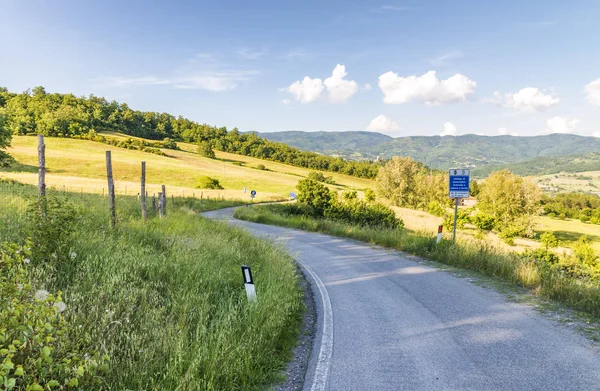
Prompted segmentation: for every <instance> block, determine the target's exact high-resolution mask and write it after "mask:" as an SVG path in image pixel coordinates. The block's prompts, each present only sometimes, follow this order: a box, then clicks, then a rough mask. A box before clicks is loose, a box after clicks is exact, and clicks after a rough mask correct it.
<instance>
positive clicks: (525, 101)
mask: <svg viewBox="0 0 600 391" xmlns="http://www.w3.org/2000/svg"><path fill="white" fill-rule="evenodd" d="M489 101H490V102H492V103H494V104H496V105H498V106H502V107H510V108H513V109H517V110H520V111H526V112H533V111H544V110H547V109H548V108H550V107H552V106H554V105H556V104H557V103H558V102H560V99H559V98H558V97H556V96H552V95H550V94H544V93H543V92H542V91H540V90H539V89H538V88H535V87H525V88H522V89H520V90H519V91H518V92H515V93H514V94H504V95H502V94H501V93H500V92H498V91H496V92H494V98H493V99H490V100H489Z"/></svg>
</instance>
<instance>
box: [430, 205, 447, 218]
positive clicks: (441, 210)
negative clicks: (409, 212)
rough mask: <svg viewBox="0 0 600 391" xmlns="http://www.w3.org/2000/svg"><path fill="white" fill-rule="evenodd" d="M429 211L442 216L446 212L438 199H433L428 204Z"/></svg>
mask: <svg viewBox="0 0 600 391" xmlns="http://www.w3.org/2000/svg"><path fill="white" fill-rule="evenodd" d="M427 212H429V213H431V214H432V215H434V216H438V217H442V216H443V215H444V213H446V211H445V210H444V208H443V207H442V206H441V205H440V203H439V202H437V201H431V202H430V203H429V205H427Z"/></svg>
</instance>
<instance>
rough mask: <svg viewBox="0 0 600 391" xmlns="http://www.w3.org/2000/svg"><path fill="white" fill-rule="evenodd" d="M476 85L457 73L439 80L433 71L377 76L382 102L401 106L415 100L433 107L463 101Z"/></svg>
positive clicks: (389, 73)
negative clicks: (415, 74) (417, 73)
mask: <svg viewBox="0 0 600 391" xmlns="http://www.w3.org/2000/svg"><path fill="white" fill-rule="evenodd" d="M476 86H477V83H475V82H474V81H473V80H471V79H469V78H468V77H466V76H464V75H461V74H459V73H457V74H455V75H454V76H451V77H449V78H448V79H445V80H440V79H438V78H437V76H436V75H435V71H429V72H427V73H425V74H424V75H421V76H408V77H400V76H398V74H396V73H395V72H386V73H384V74H383V75H381V76H379V88H380V89H381V91H382V92H383V102H384V103H388V104H401V103H406V102H410V101H413V100H417V101H420V102H424V103H425V104H430V105H435V104H441V103H450V102H456V101H461V100H462V101H464V100H466V99H467V96H469V95H470V94H472V93H473V91H474V90H475V87H476Z"/></svg>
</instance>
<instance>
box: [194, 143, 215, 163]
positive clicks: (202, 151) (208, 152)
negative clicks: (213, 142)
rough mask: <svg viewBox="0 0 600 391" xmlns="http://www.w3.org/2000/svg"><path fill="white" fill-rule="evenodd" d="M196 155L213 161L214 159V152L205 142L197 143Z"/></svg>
mask: <svg viewBox="0 0 600 391" xmlns="http://www.w3.org/2000/svg"><path fill="white" fill-rule="evenodd" d="M198 154H199V155H200V156H204V157H207V158H209V159H214V158H215V157H216V156H215V151H213V149H212V148H211V146H210V144H209V143H207V142H206V141H201V142H199V143H198Z"/></svg>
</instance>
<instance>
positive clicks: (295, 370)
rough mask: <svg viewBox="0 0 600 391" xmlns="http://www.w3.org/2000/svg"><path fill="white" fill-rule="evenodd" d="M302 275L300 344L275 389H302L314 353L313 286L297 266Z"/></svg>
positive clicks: (282, 390)
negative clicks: (284, 377) (302, 304)
mask: <svg viewBox="0 0 600 391" xmlns="http://www.w3.org/2000/svg"><path fill="white" fill-rule="evenodd" d="M297 269H298V274H299V276H300V287H301V288H302V291H303V292H304V306H305V310H304V315H303V317H302V327H301V329H300V336H299V339H298V345H297V346H296V347H295V348H294V351H293V353H292V354H293V357H292V360H291V361H290V362H289V363H288V365H287V367H286V369H285V376H286V380H285V382H284V383H281V384H279V385H277V386H275V387H272V388H271V390H273V391H300V390H302V387H303V386H304V377H305V375H306V369H307V367H308V362H309V360H310V355H311V353H312V348H313V342H314V338H315V330H316V322H317V314H316V308H315V300H314V297H313V292H312V288H311V285H310V282H309V281H308V280H307V277H306V276H305V275H304V272H303V271H302V269H301V268H300V267H299V266H297Z"/></svg>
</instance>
